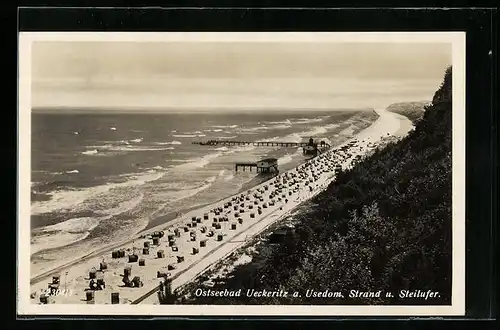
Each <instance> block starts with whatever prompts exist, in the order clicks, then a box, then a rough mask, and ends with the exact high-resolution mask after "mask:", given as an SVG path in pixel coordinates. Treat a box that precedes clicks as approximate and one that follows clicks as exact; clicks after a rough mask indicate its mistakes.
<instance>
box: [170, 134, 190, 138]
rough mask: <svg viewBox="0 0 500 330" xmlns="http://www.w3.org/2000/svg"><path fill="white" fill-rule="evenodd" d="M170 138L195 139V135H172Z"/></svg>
mask: <svg viewBox="0 0 500 330" xmlns="http://www.w3.org/2000/svg"><path fill="white" fill-rule="evenodd" d="M172 136H173V137H176V138H193V137H196V134H173V135H172Z"/></svg>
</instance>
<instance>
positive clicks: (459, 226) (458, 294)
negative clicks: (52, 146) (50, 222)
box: [17, 32, 465, 316]
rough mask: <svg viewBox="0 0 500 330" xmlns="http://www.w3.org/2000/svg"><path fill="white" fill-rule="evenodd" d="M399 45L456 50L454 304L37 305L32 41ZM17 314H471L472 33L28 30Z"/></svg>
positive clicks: (23, 61)
mask: <svg viewBox="0 0 500 330" xmlns="http://www.w3.org/2000/svg"><path fill="white" fill-rule="evenodd" d="M110 40H112V41H113V42H116V41H129V42H130V41H137V42H167V41H169V42H173V41H184V42H214V41H216V42H236V41H238V42H250V41H253V42H257V41H258V42H279V41H282V42H335V43H339V42H349V43H353V42H366V43H371V42H398V43H405V42H406V43H434V42H435V43H450V44H451V45H452V48H453V63H452V66H453V149H452V154H453V174H452V175H453V181H452V182H453V183H452V186H453V192H452V193H453V195H452V196H453V197H452V198H453V228H452V232H453V236H452V237H453V238H452V242H453V243H452V246H453V262H452V269H453V270H452V278H453V280H452V283H453V286H452V304H451V306H284V305H262V306H256V305H230V306H219V305H169V306H168V307H166V306H162V305H87V304H81V305H80V304H79V305H56V304H48V305H37V304H32V303H30V299H29V294H30V248H29V247H30V182H31V178H30V175H31V166H30V164H31V44H32V43H33V42H34V41H102V42H109V41H110ZM18 56H19V68H18V72H19V77H18V86H19V95H18V107H19V109H18V120H19V122H18V132H19V133H18V134H19V136H18V174H17V175H18V188H19V189H18V205H17V207H18V219H17V220H18V221H17V224H18V228H17V238H18V244H17V247H18V249H17V255H18V264H17V271H18V273H17V311H18V314H19V315H116V316H118V315H122V316H130V315H144V316H150V315H162V316H184V315H191V316H208V315H227V316H238V315H242V316H249V315H258V316H260V315H262V316H426V315H432V316H451V315H464V314H465V32H258V33H255V32H243V33H239V32H238V33H237V32H201V33H200V32H132V33H129V32H20V33H19V55H18Z"/></svg>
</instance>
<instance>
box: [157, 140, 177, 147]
mask: <svg viewBox="0 0 500 330" xmlns="http://www.w3.org/2000/svg"><path fill="white" fill-rule="evenodd" d="M154 144H157V145H160V146H163V145H170V144H172V145H179V144H182V142H181V141H171V142H155V143H154Z"/></svg>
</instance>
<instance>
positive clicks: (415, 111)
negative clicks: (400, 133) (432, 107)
mask: <svg viewBox="0 0 500 330" xmlns="http://www.w3.org/2000/svg"><path fill="white" fill-rule="evenodd" d="M427 103H428V102H401V103H394V104H391V105H390V106H388V107H387V111H391V112H394V113H397V114H400V115H403V116H405V117H408V119H410V120H411V121H412V123H413V124H416V123H417V122H418V121H419V120H420V119H422V117H423V116H424V112H425V106H426V105H427Z"/></svg>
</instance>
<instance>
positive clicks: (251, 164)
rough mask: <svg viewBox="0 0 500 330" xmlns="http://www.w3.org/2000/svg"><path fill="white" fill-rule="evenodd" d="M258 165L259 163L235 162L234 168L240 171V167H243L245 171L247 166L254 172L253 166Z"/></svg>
mask: <svg viewBox="0 0 500 330" xmlns="http://www.w3.org/2000/svg"><path fill="white" fill-rule="evenodd" d="M254 167H257V163H236V164H234V170H235V171H236V172H238V169H240V168H242V169H243V171H246V169H247V168H249V169H250V172H252V168H254Z"/></svg>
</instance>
